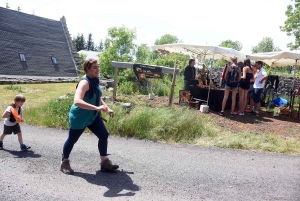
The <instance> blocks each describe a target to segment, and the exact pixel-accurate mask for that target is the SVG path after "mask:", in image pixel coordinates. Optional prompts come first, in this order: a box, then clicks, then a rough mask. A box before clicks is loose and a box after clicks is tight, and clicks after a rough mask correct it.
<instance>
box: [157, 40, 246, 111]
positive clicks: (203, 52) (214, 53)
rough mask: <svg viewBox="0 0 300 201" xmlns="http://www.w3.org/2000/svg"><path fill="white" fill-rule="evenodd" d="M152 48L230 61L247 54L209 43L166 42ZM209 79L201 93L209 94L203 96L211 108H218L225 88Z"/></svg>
mask: <svg viewBox="0 0 300 201" xmlns="http://www.w3.org/2000/svg"><path fill="white" fill-rule="evenodd" d="M152 50H157V51H167V52H175V53H181V54H185V55H189V56H190V57H191V58H194V59H198V60H205V59H212V60H217V59H223V60H227V61H229V60H230V57H233V56H235V57H237V59H238V60H239V61H244V59H245V58H246V55H245V54H244V53H242V52H240V51H237V50H234V49H231V48H225V47H219V46H208V45H190V44H182V43H174V44H165V45H155V46H152ZM209 79H210V81H209V84H208V86H199V94H201V93H203V94H207V95H203V97H205V99H204V100H206V103H207V105H208V106H209V107H210V109H212V110H216V108H219V106H221V105H220V101H219V99H221V101H222V99H223V97H221V96H220V94H224V90H222V89H218V88H217V87H216V86H215V85H214V83H213V82H212V80H211V76H210V78H209ZM212 88H213V90H212ZM202 89H203V90H202ZM218 90H220V91H218ZM204 91H205V92H204ZM212 91H213V94H219V95H218V96H214V97H218V100H217V98H210V96H211V95H212ZM200 99H203V98H200Z"/></svg>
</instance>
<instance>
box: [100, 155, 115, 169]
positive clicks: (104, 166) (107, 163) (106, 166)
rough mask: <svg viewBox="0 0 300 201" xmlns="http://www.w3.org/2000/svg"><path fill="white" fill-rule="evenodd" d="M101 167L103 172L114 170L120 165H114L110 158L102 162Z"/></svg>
mask: <svg viewBox="0 0 300 201" xmlns="http://www.w3.org/2000/svg"><path fill="white" fill-rule="evenodd" d="M100 167H101V171H102V172H114V171H116V170H117V169H118V168H119V166H118V165H113V164H112V163H111V160H109V159H108V158H107V159H105V160H104V161H102V162H101V163H100Z"/></svg>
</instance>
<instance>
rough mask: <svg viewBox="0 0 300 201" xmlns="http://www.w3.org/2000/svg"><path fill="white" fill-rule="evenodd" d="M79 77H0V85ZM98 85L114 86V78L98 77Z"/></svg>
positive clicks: (66, 81)
mask: <svg viewBox="0 0 300 201" xmlns="http://www.w3.org/2000/svg"><path fill="white" fill-rule="evenodd" d="M78 81H79V79H78V78H76V77H70V78H68V77H61V78H60V77H58V78H55V77H21V76H20V77H9V76H7V77H5V76H2V77H0V85H5V84H43V83H75V82H78ZM99 85H100V86H102V87H104V88H112V87H114V80H112V79H106V78H102V79H100V83H99Z"/></svg>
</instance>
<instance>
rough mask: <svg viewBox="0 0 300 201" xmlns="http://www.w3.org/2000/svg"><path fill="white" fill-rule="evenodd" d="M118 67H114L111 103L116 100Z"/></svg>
mask: <svg viewBox="0 0 300 201" xmlns="http://www.w3.org/2000/svg"><path fill="white" fill-rule="evenodd" d="M117 86H118V67H115V76H114V92H113V101H115V100H116V99H117Z"/></svg>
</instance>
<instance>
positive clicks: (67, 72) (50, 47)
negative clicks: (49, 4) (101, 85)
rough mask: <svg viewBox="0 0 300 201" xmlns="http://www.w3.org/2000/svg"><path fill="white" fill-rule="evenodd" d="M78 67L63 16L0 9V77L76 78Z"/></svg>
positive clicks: (79, 64) (77, 58)
mask: <svg viewBox="0 0 300 201" xmlns="http://www.w3.org/2000/svg"><path fill="white" fill-rule="evenodd" d="M80 66H81V60H80V58H79V56H78V54H77V52H76V50H75V48H74V47H73V45H72V40H71V37H70V34H69V31H68V28H67V24H66V19H65V17H62V18H61V19H60V20H59V21H56V20H52V19H47V18H43V17H38V16H34V15H30V14H26V13H22V12H18V11H14V10H10V9H6V8H2V7H0V76H2V77H3V76H12V77H13V76H23V77H26V76H33V77H34V76H36V77H77V76H78V70H79V69H78V68H80Z"/></svg>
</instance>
